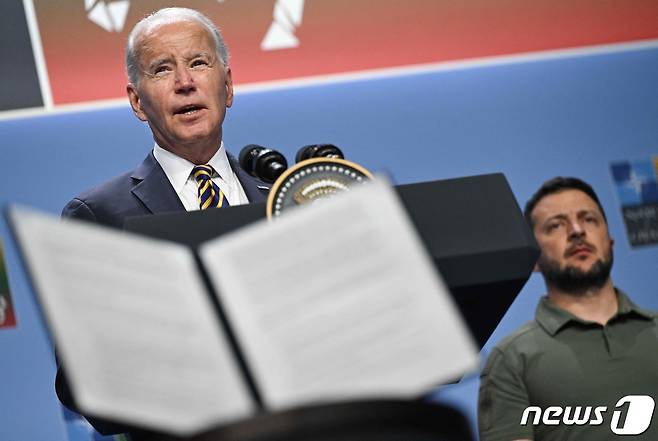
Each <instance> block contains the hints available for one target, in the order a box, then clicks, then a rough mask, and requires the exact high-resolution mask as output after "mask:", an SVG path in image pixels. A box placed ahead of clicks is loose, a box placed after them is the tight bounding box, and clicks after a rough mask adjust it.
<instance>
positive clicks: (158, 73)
mask: <svg viewBox="0 0 658 441" xmlns="http://www.w3.org/2000/svg"><path fill="white" fill-rule="evenodd" d="M169 70H170V69H169V66H158V67H156V68H155V69H154V70H153V75H156V76H163V75H166V74H167V73H168V72H169Z"/></svg>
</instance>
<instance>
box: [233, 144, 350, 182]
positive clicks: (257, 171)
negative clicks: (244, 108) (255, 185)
mask: <svg viewBox="0 0 658 441" xmlns="http://www.w3.org/2000/svg"><path fill="white" fill-rule="evenodd" d="M311 158H339V159H344V158H345V157H344V156H343V152H342V151H341V150H340V149H339V148H338V147H336V146H335V145H333V144H309V145H305V146H304V147H302V148H300V149H299V150H298V151H297V154H296V155H295V162H301V161H304V160H306V159H311ZM239 161H240V167H242V168H243V169H244V170H245V171H246V172H247V173H249V174H250V175H251V176H254V177H256V178H258V179H260V180H261V181H265V182H269V183H272V182H274V181H276V180H277V178H278V177H279V176H281V174H282V173H283V172H284V171H286V169H287V168H288V161H286V158H285V157H284V156H283V155H282V154H281V153H280V152H278V151H276V150H273V149H268V148H267V147H263V146H261V145H257V144H249V145H246V146H244V147H243V148H242V150H241V151H240V156H239Z"/></svg>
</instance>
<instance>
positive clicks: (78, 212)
mask: <svg viewBox="0 0 658 441" xmlns="http://www.w3.org/2000/svg"><path fill="white" fill-rule="evenodd" d="M227 156H228V159H229V162H230V164H231V168H232V169H233V171H234V172H235V174H236V176H237V177H238V180H239V181H240V184H242V188H243V189H244V192H245V194H246V195H247V198H248V199H249V202H262V201H264V200H265V199H266V198H267V193H268V192H269V185H267V184H265V183H264V182H261V181H259V180H257V179H255V178H253V177H251V176H250V175H249V174H248V173H247V172H246V171H244V170H243V169H242V168H241V167H240V164H239V163H238V161H237V160H236V159H235V158H234V157H233V156H232V155H230V154H228V153H227ZM175 211H185V207H184V206H183V203H182V202H181V201H180V199H179V197H178V195H177V194H176V191H175V190H174V188H173V187H172V186H171V183H170V182H169V179H168V178H167V175H166V174H165V172H164V170H163V169H162V167H161V166H160V164H159V163H158V161H156V159H155V157H154V156H153V153H149V155H148V156H147V157H146V159H144V162H142V163H141V164H140V165H139V166H138V167H137V168H136V169H135V170H133V171H131V172H128V173H125V174H123V175H120V176H117V177H115V178H113V179H111V180H109V181H108V182H106V183H104V184H101V185H99V186H98V187H95V188H92V189H91V190H88V191H86V192H84V193H82V194H81V195H79V196H78V197H76V198H74V199H72V200H71V201H70V202H69V203H68V204H66V206H65V207H64V209H63V210H62V217H67V218H76V219H83V220H87V221H91V222H96V223H99V224H102V225H106V226H109V227H115V228H123V224H124V221H125V220H126V218H128V217H131V216H143V215H147V214H161V213H169V212H175ZM65 377H66V376H65V373H64V371H63V370H62V369H58V370H57V377H56V379H55V390H56V392H57V396H58V397H59V399H60V401H61V402H62V403H63V404H64V405H66V406H67V407H69V408H71V409H73V410H76V409H77V408H78V407H77V406H76V404H75V400H74V398H73V394H72V393H71V390H70V388H69V385H68V381H66V378H65ZM86 418H87V420H88V421H89V422H90V423H91V424H92V425H93V426H94V428H95V429H96V430H97V431H99V432H100V433H101V434H104V435H106V434H112V433H121V432H130V433H131V435H132V437H131V438H132V439H134V440H138V439H139V438H140V433H141V431H140V430H138V429H136V428H134V427H128V426H123V425H118V424H115V423H112V422H110V421H106V420H102V419H98V418H94V417H93V416H90V415H86Z"/></svg>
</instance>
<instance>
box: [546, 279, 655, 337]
mask: <svg viewBox="0 0 658 441" xmlns="http://www.w3.org/2000/svg"><path fill="white" fill-rule="evenodd" d="M615 292H616V293H617V302H618V304H619V309H618V310H617V313H616V314H615V315H614V316H613V317H612V318H611V319H610V321H609V322H611V321H613V320H615V319H616V318H617V317H621V316H628V315H635V316H638V317H640V318H642V319H646V320H653V319H654V318H656V314H655V313H653V312H651V311H648V310H646V309H642V308H640V307H638V306H637V305H636V304H635V303H633V302H632V301H631V299H629V298H628V296H627V295H626V294H625V293H624V292H623V291H622V290H620V289H618V288H615ZM535 319H536V320H537V322H538V323H539V324H540V325H541V327H542V328H544V329H545V330H546V332H548V333H549V334H550V335H555V334H557V333H558V331H560V329H562V328H563V327H565V326H566V325H567V324H569V323H571V322H575V323H581V324H584V325H592V324H593V322H590V321H587V320H583V319H581V318H578V317H576V316H575V315H573V314H572V313H570V312H568V311H566V310H564V309H562V308H560V307H559V306H557V305H555V304H553V303H551V302H550V301H549V300H548V297H547V296H544V297H542V298H541V300H540V301H539V304H538V305H537V310H536V312H535Z"/></svg>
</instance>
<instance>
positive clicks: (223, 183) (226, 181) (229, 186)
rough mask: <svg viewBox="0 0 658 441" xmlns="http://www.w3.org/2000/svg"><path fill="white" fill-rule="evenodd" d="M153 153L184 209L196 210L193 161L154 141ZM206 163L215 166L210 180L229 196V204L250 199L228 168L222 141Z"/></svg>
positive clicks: (225, 195) (245, 202)
mask: <svg viewBox="0 0 658 441" xmlns="http://www.w3.org/2000/svg"><path fill="white" fill-rule="evenodd" d="M153 156H155V160H156V161H158V163H159V164H160V166H161V167H162V169H163V170H164V172H165V175H167V179H169V182H170V183H171V185H172V187H174V190H176V194H177V195H178V198H179V199H180V201H181V202H182V203H183V206H184V207H185V209H186V210H187V211H193V210H198V209H199V199H198V189H199V187H198V186H197V182H196V180H195V179H194V176H192V169H193V168H194V167H195V164H193V163H191V162H190V161H188V160H187V159H183V158H181V157H180V156H177V155H175V154H174V153H172V152H170V151H169V150H165V149H163V148H162V147H160V146H159V145H158V144H157V143H156V144H155V146H154V147H153ZM199 165H201V164H199ZM208 165H210V166H212V168H213V169H215V173H214V174H213V176H212V181H213V182H214V183H215V184H217V186H218V187H219V188H220V189H221V190H222V192H223V193H224V197H225V198H226V199H227V200H228V202H229V204H231V205H241V204H248V203H249V199H247V195H246V194H245V192H244V189H243V188H242V185H241V184H240V181H239V180H238V177H237V176H236V175H235V172H234V171H233V169H232V168H231V164H230V163H229V162H228V157H227V156H226V149H225V148H224V141H222V142H221V144H220V145H219V150H217V153H215V155H214V156H213V157H212V158H210V161H208Z"/></svg>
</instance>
